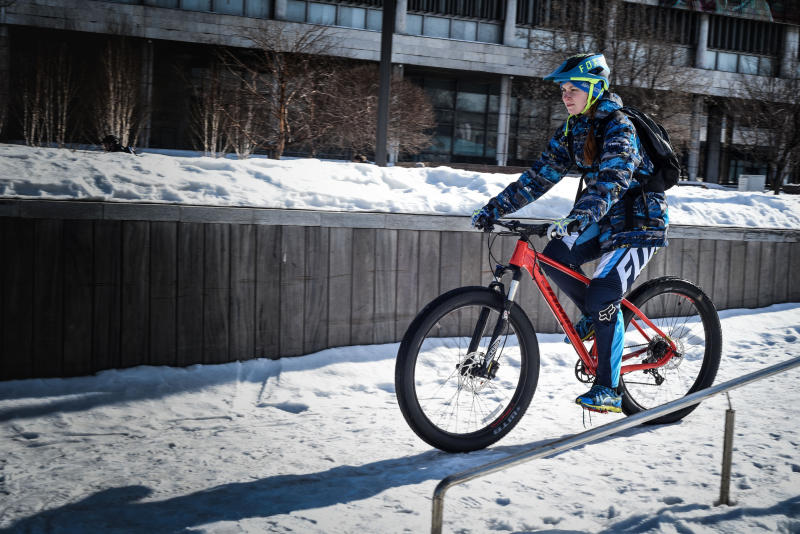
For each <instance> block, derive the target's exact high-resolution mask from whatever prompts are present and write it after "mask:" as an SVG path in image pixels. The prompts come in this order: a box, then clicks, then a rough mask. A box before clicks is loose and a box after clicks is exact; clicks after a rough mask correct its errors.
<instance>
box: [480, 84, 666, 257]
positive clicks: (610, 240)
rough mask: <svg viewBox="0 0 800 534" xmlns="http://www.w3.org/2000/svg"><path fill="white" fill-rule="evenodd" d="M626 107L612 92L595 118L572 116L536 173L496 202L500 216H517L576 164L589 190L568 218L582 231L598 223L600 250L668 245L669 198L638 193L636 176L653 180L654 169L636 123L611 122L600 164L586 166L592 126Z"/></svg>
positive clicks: (600, 104) (522, 178)
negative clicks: (628, 206)
mask: <svg viewBox="0 0 800 534" xmlns="http://www.w3.org/2000/svg"><path fill="white" fill-rule="evenodd" d="M621 107H622V100H621V99H620V98H619V96H617V95H616V94H613V93H608V92H607V93H606V94H605V95H604V96H603V97H602V98H601V99H600V100H599V101H598V104H597V110H596V112H595V116H594V119H591V118H589V117H588V116H585V115H577V116H572V117H570V118H569V119H568V124H562V125H561V126H560V127H559V129H558V131H557V132H556V134H555V135H554V136H553V138H552V139H551V140H550V142H549V144H548V145H547V147H546V148H545V150H544V152H542V155H541V156H540V157H539V159H538V160H536V161H535V162H534V163H533V165H532V166H531V168H530V169H529V170H527V171H525V172H524V173H522V176H520V177H519V179H518V180H517V181H516V182H513V183H512V184H510V185H509V186H508V187H506V188H505V189H504V190H503V191H502V192H501V193H500V194H499V195H497V197H495V198H494V203H495V205H496V206H498V211H499V212H500V215H505V214H508V213H512V212H514V211H517V210H519V209H521V208H522V207H523V206H525V205H527V204H529V203H530V202H533V201H534V200H536V199H538V198H539V197H541V196H542V195H544V194H545V193H546V192H547V190H549V189H550V188H551V187H553V185H555V184H556V183H558V182H559V181H560V180H561V178H563V176H564V175H565V174H566V173H567V171H569V169H570V168H571V167H572V166H573V165H575V166H576V167H577V169H578V172H580V173H581V174H583V176H584V182H585V184H586V189H585V190H584V191H583V193H582V194H581V196H580V198H579V199H578V200H577V202H575V205H574V206H573V207H572V211H571V212H570V213H569V215H568V216H569V217H571V218H573V219H576V220H578V221H579V222H580V227H579V229H580V231H581V232H582V231H584V230H585V229H586V228H588V227H589V226H591V225H592V224H593V223H597V225H598V230H599V233H600V235H599V237H600V247H601V250H604V251H606V250H611V249H615V248H621V247H645V246H646V247H664V246H666V245H667V225H668V223H669V217H668V215H667V202H666V198H665V196H664V193H654V192H648V193H646V194H645V195H642V194H641V190H640V189H638V187H639V185H640V184H639V181H638V180H637V176H641V175H650V174H651V173H652V171H653V164H652V163H651V162H650V158H648V157H647V154H646V153H645V151H644V149H643V148H642V146H641V143H640V141H639V138H638V137H637V135H636V130H635V129H634V126H633V123H631V121H630V120H629V119H628V118H627V117H625V116H619V117H618V118H613V119H611V120H610V121H609V122H608V125H607V126H606V130H605V137H604V142H603V148H602V151H601V153H600V156H599V158H598V160H597V161H595V165H592V162H584V161H583V145H584V143H585V142H586V136H587V134H588V133H589V125H590V121H591V120H594V121H595V122H599V121H601V120H602V119H603V118H604V117H606V116H607V115H608V114H609V113H613V112H614V111H615V110H617V109H619V108H621ZM567 132H569V133H570V134H571V136H572V145H573V153H574V154H575V161H574V162H573V161H572V158H571V157H570V151H569V136H568V134H567ZM598 161H599V165H598V164H597V163H598ZM628 191H631V197H632V198H630V199H629V201H632V206H631V208H632V209H631V211H630V213H629V216H628V217H627V219H628V220H627V221H626V206H625V204H626V202H625V201H624V198H625V194H626V192H628ZM636 191H638V194H637V193H636ZM626 222H628V223H630V224H626Z"/></svg>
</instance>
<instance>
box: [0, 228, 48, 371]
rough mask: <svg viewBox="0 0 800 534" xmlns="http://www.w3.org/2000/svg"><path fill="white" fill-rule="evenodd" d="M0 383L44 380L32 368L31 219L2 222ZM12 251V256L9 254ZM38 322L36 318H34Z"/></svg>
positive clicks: (33, 230) (32, 287)
mask: <svg viewBox="0 0 800 534" xmlns="http://www.w3.org/2000/svg"><path fill="white" fill-rule="evenodd" d="M2 228H3V241H2V246H3V250H4V251H8V254H6V255H5V257H4V259H3V261H2V262H0V264H2V266H1V267H2V272H3V279H2V280H0V285H2V287H3V303H2V304H3V308H2V324H0V328H2V332H3V337H2V340H0V342H2V360H0V361H1V362H2V363H1V364H0V365H2V367H0V371H1V372H2V375H0V378H2V379H6V380H8V379H16V378H30V377H32V376H46V375H44V374H41V373H40V369H38V368H35V367H34V360H33V329H34V317H35V316H34V309H33V298H34V267H33V266H34V255H35V250H34V243H35V242H36V240H35V239H34V232H35V221H34V220H33V219H27V220H26V219H3V220H2ZM12 251H13V252H12ZM36 321H38V317H37V318H36Z"/></svg>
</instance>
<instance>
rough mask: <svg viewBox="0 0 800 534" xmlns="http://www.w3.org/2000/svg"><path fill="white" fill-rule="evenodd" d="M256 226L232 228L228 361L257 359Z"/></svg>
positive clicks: (241, 225) (247, 225)
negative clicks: (255, 357)
mask: <svg viewBox="0 0 800 534" xmlns="http://www.w3.org/2000/svg"><path fill="white" fill-rule="evenodd" d="M255 323H256V227H255V226H254V225H252V224H237V225H233V226H231V299H230V336H231V337H230V353H229V354H228V359H229V360H230V361H235V360H248V359H250V358H253V357H254V356H255V340H256V324H255Z"/></svg>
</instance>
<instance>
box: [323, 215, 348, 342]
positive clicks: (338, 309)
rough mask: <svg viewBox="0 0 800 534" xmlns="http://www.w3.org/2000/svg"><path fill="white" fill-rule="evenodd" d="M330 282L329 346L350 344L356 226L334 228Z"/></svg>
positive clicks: (330, 252) (332, 230) (331, 239)
mask: <svg viewBox="0 0 800 534" xmlns="http://www.w3.org/2000/svg"><path fill="white" fill-rule="evenodd" d="M328 254H329V256H330V261H329V263H328V269H329V272H330V274H329V280H330V281H329V283H328V309H329V310H331V312H332V313H330V315H329V321H328V346H331V347H341V346H345V345H350V319H351V313H352V307H353V304H352V301H353V229H352V228H331V229H330V249H329V251H328Z"/></svg>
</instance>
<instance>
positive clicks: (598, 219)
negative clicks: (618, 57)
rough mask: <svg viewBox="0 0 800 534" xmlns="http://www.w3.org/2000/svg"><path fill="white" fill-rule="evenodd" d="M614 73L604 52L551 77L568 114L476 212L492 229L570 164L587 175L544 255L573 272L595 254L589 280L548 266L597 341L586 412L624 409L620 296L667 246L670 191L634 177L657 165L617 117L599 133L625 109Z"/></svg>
mask: <svg viewBox="0 0 800 534" xmlns="http://www.w3.org/2000/svg"><path fill="white" fill-rule="evenodd" d="M609 74H610V70H609V68H608V64H607V62H606V59H605V57H604V56H603V55H602V54H579V55H575V56H572V57H569V58H567V59H566V60H565V61H564V62H563V63H562V64H561V65H560V66H559V67H558V68H557V69H556V70H555V71H553V72H552V73H551V74H549V75H548V76H546V77H545V80H552V81H554V82H556V83H558V84H560V86H561V100H562V101H563V103H564V106H565V107H566V108H567V113H568V114H569V116H568V117H567V120H566V121H565V123H564V124H563V125H561V126H560V127H559V129H558V130H557V131H556V133H555V135H554V136H553V138H552V139H551V140H550V142H549V144H548V145H547V147H546V148H545V149H544V151H543V152H542V154H541V156H540V157H539V159H537V160H536V161H535V162H534V163H533V165H532V166H531V168H530V169H528V170H527V171H525V172H524V173H522V175H521V176H520V177H519V179H518V180H517V181H515V182H513V183H511V184H510V185H509V186H508V187H506V188H505V189H504V190H503V191H502V192H501V193H500V194H499V195H497V196H496V197H494V198H492V199H491V200H489V202H488V203H487V204H486V205H485V206H484V207H482V208H480V209H478V210H475V212H474V213H473V216H472V225H473V226H474V227H476V228H478V229H489V228H491V226H492V223H493V221H495V220H497V219H499V218H500V217H502V216H503V215H506V214H508V213H512V212H515V211H517V210H519V209H520V208H522V207H523V206H525V205H527V204H528V203H530V202H533V201H534V200H536V199H538V198H539V197H541V196H542V195H544V194H545V193H546V192H547V191H548V190H549V189H550V188H551V187H553V185H555V184H556V183H557V182H558V181H560V180H561V178H562V177H563V176H564V175H565V174H566V173H567V171H568V170H569V169H570V167H572V166H573V165H575V166H576V167H577V168H578V170H579V171H580V172H581V173H582V175H583V180H584V182H585V184H586V188H585V189H584V190H583V191H582V193H581V194H580V196H579V197H578V198H577V199H576V201H575V204H574V205H573V207H572V210H571V211H570V212H569V214H567V215H566V216H565V217H563V218H560V219H556V220H555V221H553V223H552V224H551V225H550V228H549V232H548V233H549V234H550V235H553V236H556V237H558V238H560V239H553V240H551V241H550V242H549V243H548V245H547V246H546V247H545V249H544V254H545V255H547V256H549V257H551V258H553V259H555V260H558V261H559V262H561V263H564V264H566V265H569V266H571V267H572V268H574V269H576V270H580V265H582V264H584V263H586V262H588V261H591V260H594V259H597V258H600V262H599V265H598V267H597V269H596V270H595V272H594V275H593V276H592V278H591V282H590V283H589V285H588V286H587V285H584V284H583V283H581V282H579V281H577V280H575V279H573V278H571V277H569V276H567V275H565V274H562V273H560V272H559V271H557V270H555V269H553V268H550V267H545V268H546V269H547V272H548V275H549V276H550V277H551V278H552V279H553V281H554V282H555V283H556V284H557V285H558V286H559V287H561V289H562V290H563V291H564V293H566V294H567V296H569V297H570V299H572V300H573V301H574V302H575V304H576V305H577V306H578V308H579V309H580V311H581V312H582V314H583V316H582V317H581V318H580V320H579V321H578V322H577V323H576V325H575V328H576V330H577V331H578V334H579V335H580V336H581V339H583V340H588V339H591V338H592V337H594V338H595V344H596V347H597V359H598V363H597V373H596V377H595V382H594V385H593V386H592V388H591V389H590V390H589V391H588V392H586V393H584V394H583V395H580V396H579V397H578V398H577V399H576V400H575V402H576V403H577V404H579V405H581V406H582V407H583V408H585V409H589V410H594V411H600V412H619V411H621V404H622V397H621V395H620V393H619V392H618V390H617V388H618V385H619V375H620V368H621V359H622V350H623V335H624V325H623V319H622V311H621V310H620V301H621V300H622V296H623V294H625V292H626V291H627V290H628V289H630V287H631V285H632V284H633V282H634V280H635V279H636V277H637V276H638V275H639V273H640V272H641V271H642V269H643V268H644V266H645V265H646V264H647V262H648V261H649V260H650V258H651V257H652V256H653V253H654V252H655V251H656V249H657V248H658V247H664V246H666V245H667V224H668V222H669V220H668V216H667V204H666V199H665V197H664V194H663V193H656V192H647V193H643V192H642V189H641V185H640V183H639V181H637V176H640V175H652V172H653V164H652V163H651V161H650V159H649V158H648V157H647V155H646V154H645V151H644V149H643V148H642V146H641V143H640V141H639V138H638V137H637V135H636V131H635V129H634V126H633V124H632V123H631V121H630V120H629V119H628V118H627V117H626V116H624V115H623V114H616V115H615V116H614V117H612V118H611V119H609V120H608V122H607V123H606V126H605V131H604V132H600V131H599V128H598V129H597V131H596V126H598V125H599V124H600V121H601V120H602V119H604V118H606V117H607V116H608V115H609V114H610V113H613V112H614V111H615V110H617V109H619V108H621V107H622V100H621V99H620V98H619V96H618V95H616V94H614V93H612V92H610V90H609V85H608V76H609ZM598 135H599V136H601V137H600V139H599V141H598V139H597V136H598ZM598 145H601V146H598Z"/></svg>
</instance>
